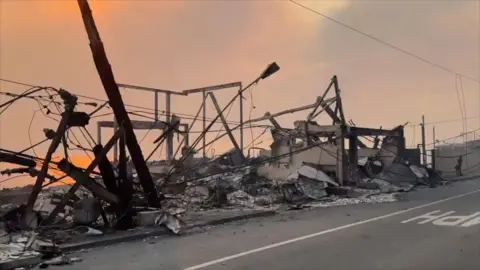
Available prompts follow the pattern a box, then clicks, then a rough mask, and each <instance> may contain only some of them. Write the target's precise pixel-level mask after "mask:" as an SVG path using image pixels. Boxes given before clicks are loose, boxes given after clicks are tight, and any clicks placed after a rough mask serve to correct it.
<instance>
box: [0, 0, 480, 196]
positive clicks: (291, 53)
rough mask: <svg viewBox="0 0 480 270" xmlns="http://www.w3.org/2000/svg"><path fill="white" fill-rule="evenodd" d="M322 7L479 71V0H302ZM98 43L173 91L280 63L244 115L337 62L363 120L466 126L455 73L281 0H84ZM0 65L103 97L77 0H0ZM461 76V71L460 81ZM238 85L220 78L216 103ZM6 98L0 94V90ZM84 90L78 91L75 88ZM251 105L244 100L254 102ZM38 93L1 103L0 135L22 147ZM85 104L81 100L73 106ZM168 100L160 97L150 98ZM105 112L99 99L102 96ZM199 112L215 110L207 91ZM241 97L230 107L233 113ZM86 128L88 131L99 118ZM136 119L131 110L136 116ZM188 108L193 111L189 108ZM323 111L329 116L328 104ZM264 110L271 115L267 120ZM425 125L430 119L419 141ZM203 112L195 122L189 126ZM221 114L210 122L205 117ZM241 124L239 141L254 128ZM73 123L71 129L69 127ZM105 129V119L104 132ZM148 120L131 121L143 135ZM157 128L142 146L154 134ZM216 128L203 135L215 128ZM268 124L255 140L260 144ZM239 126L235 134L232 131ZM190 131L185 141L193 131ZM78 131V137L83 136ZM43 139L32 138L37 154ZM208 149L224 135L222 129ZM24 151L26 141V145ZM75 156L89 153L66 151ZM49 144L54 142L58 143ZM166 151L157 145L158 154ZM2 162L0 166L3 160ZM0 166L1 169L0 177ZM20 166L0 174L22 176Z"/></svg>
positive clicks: (135, 72) (471, 98)
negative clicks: (221, 88) (203, 107)
mask: <svg viewBox="0 0 480 270" xmlns="http://www.w3.org/2000/svg"><path fill="white" fill-rule="evenodd" d="M299 2H300V3H302V4H304V5H306V6H309V7H311V8H312V9H315V10H317V11H319V12H321V13H323V14H326V15H328V16H331V17H333V18H336V19H338V20H340V21H342V22H344V23H346V24H348V25H350V26H353V27H355V28H357V29H359V30H362V31H365V32H367V33H369V34H371V35H373V36H375V37H377V38H379V39H381V40H384V41H386V42H388V43H391V44H394V45H396V46H398V47H400V48H402V49H405V50H407V51H409V52H412V53H414V54H416V55H419V56H421V57H423V58H425V59H428V60H431V61H432V62H435V63H437V64H440V65H442V66H445V67H448V68H449V69H451V70H453V71H454V72H457V73H461V74H465V75H467V76H470V77H473V78H479V77H480V19H479V17H480V1H473V0H472V1H461V0H457V1H436V0H427V1H421V0H418V1H394V0H388V1H387V0H385V1H367V0H335V1H323V0H317V1H299ZM90 3H91V8H92V11H93V15H94V17H95V19H96V22H97V27H98V29H99V32H100V35H101V37H102V39H103V42H104V45H105V48H106V52H107V56H108V58H109V60H110V64H111V65H112V68H113V71H114V74H115V77H116V80H117V82H118V83H128V84H137V85H143V86H151V87H156V88H163V89H170V90H174V91H181V90H184V89H189V88H196V87H201V86H206V85H212V84H220V83H226V82H232V81H242V82H243V83H244V84H248V83H249V82H250V81H251V80H252V79H254V78H255V77H256V76H257V75H258V74H259V73H260V72H261V71H262V70H263V69H264V68H265V67H266V66H267V65H268V64H269V63H270V62H273V61H276V62H277V63H278V64H279V65H280V67H281V70H280V71H279V72H278V73H276V74H275V75H273V76H272V77H270V78H268V79H267V80H264V81H262V82H260V83H259V84H258V85H256V86H255V87H253V89H252V91H251V95H250V92H249V93H247V94H246V98H247V99H246V101H245V118H246V119H248V118H249V117H250V116H251V117H252V118H256V117H259V116H262V115H263V114H264V113H265V112H266V111H267V110H268V111H270V112H277V111H281V110H284V109H287V108H291V107H296V106H301V105H306V104H311V103H313V102H314V101H315V98H316V97H317V96H319V95H321V94H322V92H323V90H324V89H325V87H326V86H327V85H328V83H329V80H330V78H331V77H332V76H333V75H337V76H338V78H339V83H340V87H341V89H342V99H343V106H344V110H345V114H346V117H347V118H348V119H353V120H354V121H355V123H356V124H357V125H359V126H368V127H379V126H383V127H384V128H389V127H393V126H395V125H398V124H403V123H405V122H410V123H412V124H418V123H420V121H421V116H422V114H424V115H425V118H426V122H427V123H432V122H442V121H445V120H456V121H448V122H444V123H438V124H436V125H435V127H436V136H437V138H439V139H441V138H447V137H451V136H456V135H458V134H460V133H461V132H462V130H463V127H462V121H460V120H458V119H460V118H461V113H460V107H459V104H458V100H457V89H458V88H456V84H455V75H454V74H453V73H449V72H446V71H444V70H442V69H439V68H436V67H433V66H432V65H429V64H426V63H423V62H421V61H418V60H417V59H414V58H412V57H410V56H407V55H405V54H403V53H401V52H399V51H396V50H394V49H392V48H389V47H388V46H385V45H382V44H380V43H379V42H376V41H373V40H371V39H368V38H366V37H364V36H362V35H360V34H358V33H355V32H353V31H351V30H349V29H346V28H344V27H342V26H339V25H338V24H335V23H333V22H331V21H328V20H326V19H324V18H322V17H321V16H318V15H316V14H314V13H312V12H310V11H308V10H305V9H302V8H300V7H298V6H296V5H294V4H292V3H290V2H288V1H261V0H258V1H239V0H237V1H234V0H231V1H229V0H225V1H195V0H191V1H175V0H171V1H160V0H158V1H155V0H150V1H142V0H128V1H126V0H125V1H116V0H104V1H100V0H99V1H90ZM0 77H1V78H3V79H10V80H15V81H22V82H26V83H30V84H34V85H45V86H53V87H57V88H60V87H63V88H66V89H67V90H69V91H70V92H72V93H77V94H80V95H87V96H92V97H96V98H102V99H105V98H106V95H105V91H104V90H103V87H102V85H101V82H100V80H99V77H98V74H97V71H96V69H95V66H94V63H93V60H92V57H91V52H90V48H89V45H88V39H87V36H86V33H85V29H84V26H83V23H82V19H81V16H80V11H79V9H78V6H77V3H76V1H71V0H0ZM462 82H463V89H464V95H465V108H466V112H467V116H468V117H470V118H471V119H469V120H468V121H467V130H474V129H478V128H480V118H479V117H478V116H479V114H480V112H479V108H480V86H479V84H478V82H473V81H471V80H468V79H463V80H462ZM457 87H458V84H457ZM0 88H1V89H0V91H3V92H12V93H20V92H23V91H24V90H26V88H25V87H23V86H18V85H14V84H10V83H5V82H1V83H0ZM121 91H122V94H123V98H124V102H125V103H127V104H130V105H138V106H144V107H149V108H153V96H152V95H149V94H148V93H143V92H139V91H133V90H121ZM233 94H234V90H230V91H229V90H225V91H221V92H218V94H216V95H217V99H218V100H219V102H220V103H221V105H225V104H226V103H227V102H228V101H229V100H230V98H231V97H232V96H233ZM6 100H8V98H7V97H5V96H3V95H0V102H5V101H6ZM80 100H81V101H88V100H85V99H80ZM172 102H173V104H172V111H173V112H175V113H183V114H189V115H194V114H195V113H196V111H197V110H198V107H199V106H200V102H201V97H200V96H196V95H193V96H188V97H174V98H173V100H172ZM253 107H254V108H253ZM36 109H38V107H37V104H36V103H35V102H33V101H31V100H22V101H19V102H16V103H15V104H14V105H13V106H12V107H11V108H10V109H8V110H7V111H6V112H5V113H3V114H2V115H1V116H0V117H1V118H0V147H2V148H8V149H12V150H21V149H23V148H26V147H27V146H29V145H30V142H29V136H28V133H29V131H28V130H29V123H30V120H31V118H32V115H33V113H34V112H35V110H36ZM78 109H79V110H84V111H87V112H89V111H91V110H92V108H91V107H85V106H79V107H78ZM160 109H161V110H164V109H165V105H164V100H163V98H162V97H161V99H160ZM101 112H102V113H105V112H108V111H107V110H102V111H101ZM306 114H307V112H303V113H298V114H295V115H285V116H283V117H280V118H279V119H278V120H279V122H280V124H281V125H283V126H285V127H292V126H293V121H295V120H297V119H304V118H305V116H306ZM208 116H209V117H213V116H215V114H214V110H213V106H212V104H211V103H209V105H208ZM238 118H239V113H238V104H235V105H234V106H233V108H232V110H231V113H230V114H229V115H228V119H229V120H231V121H238ZM111 119H112V118H111V116H109V117H103V118H96V119H94V120H92V124H91V125H90V127H89V131H90V133H92V135H93V136H94V137H96V128H95V127H96V125H95V120H111ZM132 119H141V118H138V117H137V116H132ZM184 121H185V122H188V121H190V120H188V119H185V120H184ZM318 122H319V123H324V124H330V122H329V121H327V119H326V118H319V119H318ZM263 124H268V123H263ZM55 127H56V123H55V122H53V121H51V120H49V119H48V118H45V117H43V116H42V115H40V114H39V115H37V116H36V117H35V119H34V122H33V124H32V126H31V128H30V133H31V138H32V141H33V142H38V141H40V140H42V139H43V138H44V137H43V134H42V130H43V128H52V129H55ZM432 127H433V125H428V126H427V143H430V142H432V132H431V129H432ZM200 128H201V126H200V125H195V126H194V129H195V130H199V129H200ZM218 128H220V125H216V127H215V129H218ZM262 131H263V130H262V129H254V130H253V131H252V132H251V131H250V129H246V130H245V145H247V144H249V143H250V140H251V133H253V137H257V136H258V135H259V134H260V133H261V132H262ZM79 134H80V133H78V131H77V137H81V136H79ZM104 134H105V135H104V136H103V138H104V142H105V141H106V139H105V138H107V136H111V132H110V131H108V130H107V131H105V132H104ZM144 134H145V132H138V133H137V137H139V138H141V137H143V135H144ZM158 135H159V132H158V131H152V132H150V133H149V134H148V135H147V137H146V139H145V140H144V141H143V142H142V144H141V146H142V149H143V150H144V152H147V153H148V152H150V151H151V149H152V148H153V140H154V139H155V137H156V136H158ZM215 135H216V134H215V133H212V134H210V135H209V136H208V138H209V139H212V138H214V137H215ZM268 135H269V134H268V133H267V134H266V135H265V136H263V137H262V138H261V139H260V141H259V142H257V144H258V145H257V146H262V147H268V145H269V143H270V141H269V139H270V138H269V136H268ZM237 136H238V134H237ZM406 136H407V143H408V144H409V145H411V146H413V145H416V144H418V143H420V141H421V139H420V129H419V128H418V126H417V127H416V128H415V127H408V128H407V129H406ZM194 138H195V135H192V137H191V139H190V141H193V140H194ZM80 140H81V142H82V143H85V141H83V140H82V139H81V138H80ZM47 147H48V145H47V144H43V145H41V146H39V147H37V148H35V151H36V153H37V154H38V155H40V156H43V155H44V154H45V152H46V149H47ZM213 148H214V149H215V150H214V151H215V153H217V154H218V153H220V152H222V151H225V150H227V149H229V148H231V144H230V142H229V141H228V139H227V138H225V139H224V140H221V141H219V142H218V143H216V144H215V145H214V147H213ZM29 154H33V152H29ZM72 154H73V155H75V157H74V161H75V163H76V164H77V165H80V166H87V165H88V162H89V159H88V158H87V157H85V154H84V153H83V152H81V151H73V152H72ZM57 155H60V156H61V152H60V151H58V153H57ZM161 156H162V155H160V154H158V155H157V158H161ZM5 168H7V166H6V165H5V164H2V165H0V169H5ZM2 179H6V177H4V176H0V181H2ZM31 182H32V180H31V179H30V178H28V177H25V178H17V179H15V180H12V181H7V182H4V183H2V184H0V187H10V186H16V185H22V184H25V183H31Z"/></svg>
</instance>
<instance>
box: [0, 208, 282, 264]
mask: <svg viewBox="0 0 480 270" xmlns="http://www.w3.org/2000/svg"><path fill="white" fill-rule="evenodd" d="M276 214H277V212H276V211H261V212H254V213H248V214H243V215H242V214H241V215H237V216H232V217H226V218H220V219H214V220H210V221H206V222H199V223H196V224H192V225H189V226H187V227H185V230H190V229H193V228H202V227H206V226H214V225H220V224H225V223H229V222H234V221H239V220H245V219H253V218H259V217H269V216H274V215H276ZM164 235H172V233H171V232H170V231H169V230H167V229H165V228H164V227H161V228H157V229H153V230H148V231H141V232H138V233H135V234H129V235H116V236H115V235H112V236H111V237H103V238H101V239H92V240H87V241H83V242H78V243H70V244H61V245H59V247H60V249H61V250H62V251H64V252H72V251H77V250H81V249H88V248H94V247H100V246H108V245H113V244H119V243H124V242H132V241H137V240H141V239H144V238H147V237H153V236H164ZM0 266H1V264H0ZM0 269H1V267H0Z"/></svg>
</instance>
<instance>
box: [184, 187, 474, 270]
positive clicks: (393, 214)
mask: <svg viewBox="0 0 480 270" xmlns="http://www.w3.org/2000/svg"><path fill="white" fill-rule="evenodd" d="M478 192H480V189H477V190H474V191H471V192H467V193H463V194H459V195H455V196H452V197H448V198H445V199H441V200H438V201H434V202H431V203H427V204H422V205H419V206H415V207H412V208H408V209H404V210H400V211H397V212H393V213H390V214H386V215H383V216H378V217H374V218H371V219H366V220H362V221H358V222H355V223H350V224H346V225H343V226H340V227H335V228H332V229H328V230H324V231H321V232H317V233H312V234H308V235H304V236H300V237H297V238H293V239H290V240H286V241H282V242H278V243H274V244H270V245H267V246H263V247H260V248H255V249H251V250H247V251H244V252H240V253H237V254H234V255H230V256H226V257H223V258H219V259H216V260H213V261H208V262H205V263H202V264H197V265H194V266H190V267H187V268H184V269H183V270H197V269H201V268H205V267H208V266H211V265H214V264H219V263H223V262H226V261H230V260H233V259H236V258H239V257H244V256H248V255H250V254H253V253H257V252H261V251H264V250H268V249H273V248H276V247H280V246H284V245H287V244H291V243H295V242H300V241H303V240H306V239H309V238H313V237H317V236H320V235H324V234H327V233H332V232H336V231H340V230H343V229H348V228H351V227H355V226H358V225H362V224H366V223H370V222H373V221H377V220H381V219H385V218H389V217H393V216H397V215H401V214H404V213H408V212H411V211H414V210H417V209H421V208H425V207H428V206H432V205H436V204H439V203H443V202H446V201H450V200H454V199H458V198H461V197H465V196H468V195H471V194H474V193H478Z"/></svg>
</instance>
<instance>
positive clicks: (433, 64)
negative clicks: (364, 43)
mask: <svg viewBox="0 0 480 270" xmlns="http://www.w3.org/2000/svg"><path fill="white" fill-rule="evenodd" d="M288 1H290V2H291V3H293V4H295V5H297V6H299V7H301V8H304V9H306V10H308V11H310V12H313V13H315V14H316V15H318V16H321V17H323V18H325V19H327V20H330V21H332V22H334V23H336V24H338V25H341V26H343V27H345V28H347V29H350V30H351V31H354V32H356V33H358V34H360V35H363V36H365V37H367V38H370V39H372V40H374V41H376V42H378V43H381V44H383V45H385V46H387V47H390V48H392V49H394V50H397V51H399V52H402V53H403V54H406V55H408V56H410V57H413V58H415V59H417V60H419V61H422V62H424V63H426V64H429V65H431V66H434V67H436V68H439V69H441V70H444V71H446V72H449V73H452V74H454V75H458V76H461V77H463V78H465V79H469V80H471V81H474V82H477V83H480V80H479V79H475V78H473V77H470V76H467V75H463V74H461V73H458V72H456V71H454V70H452V69H450V68H447V67H445V66H442V65H440V64H437V63H434V62H432V61H430V60H428V59H425V58H423V57H421V56H418V55H416V54H414V53H411V52H409V51H407V50H404V49H402V48H400V47H397V46H395V45H392V44H390V43H388V42H386V41H383V40H381V39H380V38H377V37H375V36H373V35H371V34H368V33H365V32H363V31H361V30H358V29H356V28H354V27H352V26H350V25H347V24H345V23H343V22H341V21H339V20H336V19H334V18H332V17H329V16H327V15H325V14H322V13H320V12H318V11H316V10H314V9H312V8H310V7H308V6H305V5H302V4H300V3H298V2H296V1H294V0H288Z"/></svg>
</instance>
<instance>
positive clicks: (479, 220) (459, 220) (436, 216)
mask: <svg viewBox="0 0 480 270" xmlns="http://www.w3.org/2000/svg"><path fill="white" fill-rule="evenodd" d="M454 213H455V211H448V212H445V213H442V211H440V210H435V211H432V212H429V213H426V214H423V215H420V216H417V217H414V218H410V219H407V220H404V221H402V222H401V223H409V222H417V224H426V223H429V222H431V223H432V224H433V225H437V226H460V227H470V226H474V225H477V224H480V212H475V213H472V214H469V215H455V214H454Z"/></svg>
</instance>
